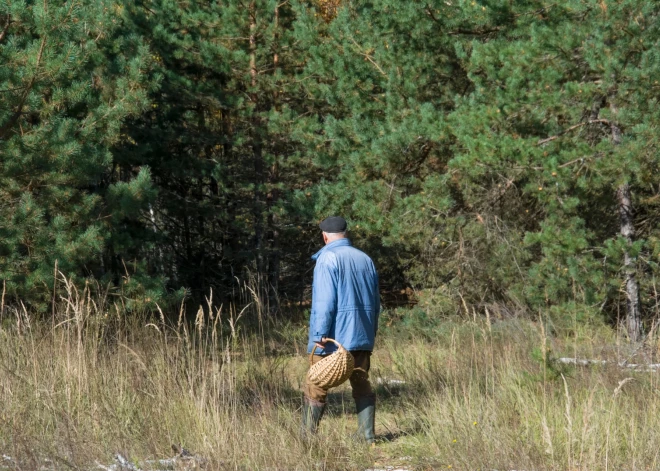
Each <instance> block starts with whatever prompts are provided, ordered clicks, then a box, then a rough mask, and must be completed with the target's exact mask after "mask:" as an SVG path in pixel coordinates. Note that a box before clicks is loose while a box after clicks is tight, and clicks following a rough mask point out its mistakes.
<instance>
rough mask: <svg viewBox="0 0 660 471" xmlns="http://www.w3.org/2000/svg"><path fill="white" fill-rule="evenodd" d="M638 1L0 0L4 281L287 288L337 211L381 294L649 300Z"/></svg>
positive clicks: (656, 253)
mask: <svg viewBox="0 0 660 471" xmlns="http://www.w3.org/2000/svg"><path fill="white" fill-rule="evenodd" d="M659 12H660V6H658V5H657V3H656V2H654V1H650V0H636V1H632V0H620V1H607V0H598V1H596V0H582V1H578V0H568V1H566V2H561V3H559V4H557V3H550V2H544V1H519V2H500V1H486V0H484V1H435V0H434V1H430V2H426V3H420V2H404V1H393V0H373V1H369V2H367V1H362V0H354V1H348V0H346V1H343V2H335V1H320V2H317V1H313V0H310V1H300V0H295V1H293V0H292V1H285V2H277V1H270V0H250V1H245V2H241V1H233V0H232V1H227V2H188V1H179V0H142V1H135V2H133V1H127V0H122V1H120V2H114V3H111V2H104V1H101V2H90V1H62V0H60V1H55V2H53V1H48V2H43V1H42V2H29V1H28V2H20V3H9V2H4V3H2V4H1V6H0V59H1V60H2V66H0V156H1V162H0V178H2V185H1V186H0V198H1V199H2V204H1V205H0V212H1V214H0V216H1V217H0V275H1V277H2V279H3V280H5V289H6V291H7V293H8V294H9V296H10V297H12V299H18V298H21V299H27V300H30V301H31V302H33V303H35V304H37V305H40V306H44V307H45V306H46V304H45V302H44V301H45V300H46V299H47V297H48V294H47V293H49V291H50V290H51V289H52V286H53V284H54V279H53V274H54V270H55V264H56V263H57V268H58V269H59V270H61V271H62V272H63V273H66V274H67V275H75V276H78V277H95V278H97V279H103V280H106V281H107V282H110V283H112V284H114V285H115V286H118V287H122V289H123V290H124V292H125V293H128V294H130V295H131V296H132V299H134V300H135V301H138V302H141V303H146V304H147V305H149V304H150V303H153V302H155V301H157V300H161V299H163V297H164V296H167V293H173V292H177V290H180V289H182V288H184V289H188V290H190V293H191V294H192V295H193V296H195V297H197V298H198V299H199V298H201V297H202V296H203V295H204V294H206V293H208V292H209V290H211V289H213V290H214V292H215V293H217V295H218V297H217V298H216V299H229V298H231V296H232V293H233V292H234V291H233V290H234V288H235V286H236V283H237V280H241V279H244V278H245V277H246V276H252V277H254V278H255V279H257V280H259V282H260V283H259V284H260V286H261V289H262V290H263V292H262V294H263V295H264V299H268V300H269V305H270V309H271V311H272V312H273V313H275V312H280V311H281V312H285V310H283V309H281V306H280V303H281V302H282V301H284V302H285V303H286V304H287V305H288V304H290V303H291V302H294V301H300V300H302V299H304V297H305V295H306V294H305V289H306V286H307V285H308V284H309V282H310V281H311V280H310V276H311V274H310V267H311V262H310V261H309V256H310V255H311V254H312V253H313V252H314V251H315V250H316V249H317V248H318V246H319V245H320V243H321V241H320V236H319V235H318V231H317V226H316V224H317V223H318V221H319V220H320V219H322V218H323V217H325V216H328V215H331V214H342V215H344V216H345V217H346V218H347V219H349V223H350V227H351V230H352V234H353V238H354V240H355V242H356V244H357V245H358V246H360V247H362V248H364V249H365V250H367V251H368V252H369V253H370V254H371V255H372V256H373V257H374V258H375V259H376V261H377V264H378V266H379V269H380V271H381V278H382V280H383V282H382V283H383V286H382V288H383V294H384V296H385V298H386V299H389V298H390V295H391V294H392V293H398V292H400V291H401V290H406V289H408V292H410V291H411V290H412V291H413V292H415V293H416V299H418V300H420V301H421V303H422V306H425V307H427V308H428V310H429V311H431V310H432V311H433V312H441V313H446V314H449V313H452V312H465V311H466V310H467V311H469V312H470V313H471V311H472V309H474V310H475V312H483V311H484V309H490V310H496V309H499V311H500V312H501V313H504V312H505V311H506V310H511V309H516V310H518V309H523V310H525V311H527V312H530V313H532V315H535V316H536V315H537V313H538V312H539V311H540V310H543V311H548V310H549V312H552V313H554V315H556V316H557V317H558V318H561V317H565V316H569V317H571V318H574V319H585V320H589V319H609V320H612V321H617V320H622V319H624V318H625V319H627V328H628V332H629V334H630V336H631V338H636V337H637V336H638V335H639V333H640V332H641V331H642V325H641V324H642V323H643V322H644V321H645V320H647V319H649V318H650V317H651V316H653V315H655V314H656V310H657V309H656V305H657V302H658V296H657V289H656V278H655V276H656V273H657V271H658V258H659V257H660V233H659V232H658V217H659V216H660V215H659V214H658V204H659V202H660V186H658V183H657V182H656V181H655V176H656V172H657V171H658V133H657V128H658V124H659V123H660V115H659V112H658V109H657V96H658V90H660V85H658V80H657V77H658V76H659V75H660V74H659V73H658V72H660V70H659V68H660V53H658V50H659V49H658V40H659V39H660V31H659V29H658V28H659V26H658V13H659Z"/></svg>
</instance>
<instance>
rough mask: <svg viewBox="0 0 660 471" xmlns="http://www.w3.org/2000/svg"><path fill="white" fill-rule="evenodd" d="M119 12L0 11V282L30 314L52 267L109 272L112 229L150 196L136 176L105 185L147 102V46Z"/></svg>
mask: <svg viewBox="0 0 660 471" xmlns="http://www.w3.org/2000/svg"><path fill="white" fill-rule="evenodd" d="M122 10H123V6H122V5H121V4H116V3H112V2H107V1H98V2H85V3H84V4H80V3H77V2H64V1H28V2H3V3H2V4H0V63H2V66H1V67H0V155H1V156H2V157H1V162H0V278H2V280H3V283H4V289H5V290H6V293H7V294H8V295H9V296H12V295H16V296H19V297H20V298H21V299H23V300H24V301H25V302H33V303H35V304H36V305H38V306H41V307H43V306H45V304H44V303H43V302H41V301H43V300H45V299H49V298H48V296H47V295H46V294H45V293H47V292H48V291H49V290H51V289H52V287H53V285H54V274H55V269H58V270H60V271H61V272H62V273H64V274H65V275H67V276H87V275H97V276H99V277H102V276H104V274H106V273H107V272H108V267H107V266H106V261H105V260H104V258H103V253H104V250H105V248H106V246H107V244H108V243H109V238H110V235H109V234H110V232H111V230H112V229H113V224H114V223H115V222H116V221H117V220H118V219H121V218H122V216H129V215H130V214H135V213H136V212H139V211H140V208H141V207H143V205H144V204H146V202H147V201H148V200H149V197H150V195H151V190H150V183H149V178H148V177H149V174H148V172H147V171H144V172H142V173H141V174H140V176H139V178H137V179H136V180H135V181H132V182H130V183H125V184H119V185H114V184H113V183H114V182H115V180H116V179H115V177H114V175H113V172H112V170H113V167H112V155H111V152H110V149H111V147H112V146H113V145H115V144H116V143H117V142H118V141H119V140H120V138H121V136H120V127H121V123H122V121H123V120H124V119H125V118H126V117H127V116H130V115H134V114H137V113H139V112H141V111H142V110H143V109H144V107H145V105H146V102H147V101H146V88H147V87H146V84H145V83H143V78H144V74H143V71H144V70H145V68H146V67H147V65H146V64H147V63H146V61H145V57H146V55H147V50H146V48H145V47H144V45H143V44H142V43H141V41H140V40H139V38H137V37H135V36H134V35H130V34H128V35H124V34H123V33H124V32H123V31H121V27H122V24H123V22H122ZM118 33H122V34H118ZM122 271H123V270H122Z"/></svg>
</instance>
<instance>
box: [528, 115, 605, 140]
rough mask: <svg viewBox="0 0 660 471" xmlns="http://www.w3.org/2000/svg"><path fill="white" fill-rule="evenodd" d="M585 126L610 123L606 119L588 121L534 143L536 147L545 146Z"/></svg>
mask: <svg viewBox="0 0 660 471" xmlns="http://www.w3.org/2000/svg"><path fill="white" fill-rule="evenodd" d="M587 124H607V125H609V124H610V122H609V121H608V120H607V119H590V120H589V121H585V122H583V123H578V124H574V125H573V126H571V127H570V128H566V129H564V130H563V131H562V132H560V133H559V134H557V135H555V136H550V137H546V138H545V139H541V140H540V141H539V142H537V143H536V145H537V146H542V145H543V144H547V143H548V142H550V141H554V140H555V139H557V138H559V137H561V136H563V135H564V134H566V133H568V132H571V131H573V130H574V129H577V128H581V127H582V126H586V125H587Z"/></svg>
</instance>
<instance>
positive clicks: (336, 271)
mask: <svg viewBox="0 0 660 471" xmlns="http://www.w3.org/2000/svg"><path fill="white" fill-rule="evenodd" d="M319 227H320V228H321V230H322V231H323V241H324V242H325V247H323V248H322V249H321V250H320V251H319V252H317V253H316V254H315V255H314V256H313V257H312V259H313V260H316V267H315V268H314V282H313V285H312V314H311V318H310V328H309V343H308V346H307V353H311V352H312V350H313V348H314V345H317V346H318V348H317V349H316V352H315V355H314V359H313V360H312V361H313V362H314V363H315V362H317V361H319V360H320V359H321V358H323V355H327V354H329V353H332V352H333V351H334V350H336V347H335V345H334V344H332V343H330V342H326V341H325V339H326V338H332V339H335V340H337V341H338V342H339V343H341V344H342V345H343V346H344V347H345V348H346V350H348V351H349V352H351V354H352V355H353V358H354V359H355V369H354V370H353V374H352V375H351V376H350V378H349V381H350V383H351V388H352V389H353V399H354V400H355V407H356V410H357V416H358V435H360V436H362V437H363V438H364V439H365V440H366V441H367V442H368V443H374V441H375V431H374V420H375V413H376V396H375V394H374V392H373V390H372V389H371V384H369V360H370V357H371V352H372V350H373V348H374V339H375V337H376V331H377V330H378V315H379V313H380V296H379V294H378V274H377V273H376V268H375V267H374V264H373V262H372V261H371V259H370V258H369V257H368V256H367V255H366V254H365V253H364V252H361V251H360V250H358V249H356V248H354V247H352V245H351V241H350V240H349V239H348V238H346V221H345V220H344V219H343V218H341V217H329V218H327V219H325V220H323V221H322V222H321V224H320V225H319ZM304 394H305V397H304V404H303V417H302V419H303V431H304V432H305V433H309V434H313V433H315V432H316V429H317V427H318V423H319V421H320V420H321V416H322V415H323V411H324V409H325V403H326V398H327V396H328V391H327V390H324V389H322V388H319V387H318V386H316V385H314V384H312V383H310V382H309V381H306V383H305V388H304Z"/></svg>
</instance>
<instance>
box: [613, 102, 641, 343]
mask: <svg viewBox="0 0 660 471" xmlns="http://www.w3.org/2000/svg"><path fill="white" fill-rule="evenodd" d="M610 111H611V112H612V121H611V125H610V127H611V130H612V142H613V143H614V145H615V146H618V145H619V144H621V129H620V128H619V125H618V124H617V123H616V121H615V117H616V115H617V111H618V110H617V108H616V104H615V103H614V101H613V100H610ZM616 196H617V201H618V202H619V221H620V225H621V235H622V236H623V238H624V239H625V240H626V245H627V248H626V249H625V251H624V254H623V257H624V260H623V271H624V274H625V275H624V276H625V283H626V330H627V331H628V337H629V338H630V340H631V341H632V342H637V341H638V340H639V339H640V338H641V336H642V321H641V309H640V302H639V285H638V283H637V276H636V273H637V260H636V259H635V258H634V257H632V256H631V255H630V250H629V247H630V245H631V244H632V243H633V240H634V239H635V226H634V225H633V208H632V202H631V197H630V185H628V183H624V184H622V185H621V186H619V188H618V189H617V192H616Z"/></svg>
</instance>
